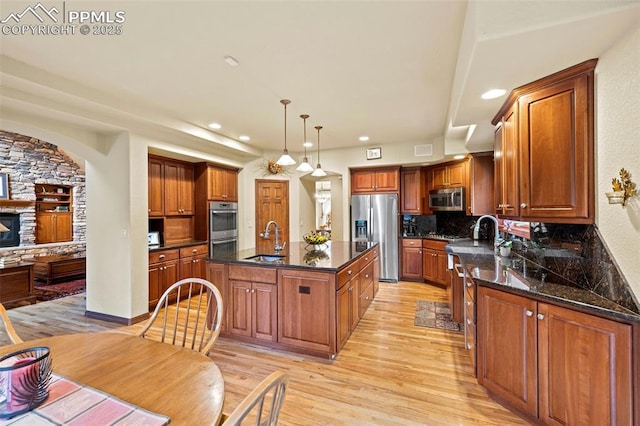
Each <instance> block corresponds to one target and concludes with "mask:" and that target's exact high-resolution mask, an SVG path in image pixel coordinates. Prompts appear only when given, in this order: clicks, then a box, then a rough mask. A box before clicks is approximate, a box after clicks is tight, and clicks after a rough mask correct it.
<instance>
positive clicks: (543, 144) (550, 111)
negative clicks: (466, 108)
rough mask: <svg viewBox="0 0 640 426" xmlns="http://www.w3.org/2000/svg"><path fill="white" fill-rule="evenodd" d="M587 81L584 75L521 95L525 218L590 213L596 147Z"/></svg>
mask: <svg viewBox="0 0 640 426" xmlns="http://www.w3.org/2000/svg"><path fill="white" fill-rule="evenodd" d="M587 85H588V77H587V76H586V75H581V76H578V77H575V78H573V79H570V80H565V81H562V82H560V83H557V84H554V85H551V86H548V87H546V88H544V89H542V90H538V91H536V92H534V93H531V94H529V95H525V96H522V97H520V100H519V120H520V123H519V128H520V146H521V159H522V161H521V165H522V170H521V172H520V176H521V179H520V202H521V211H520V217H522V218H524V219H526V218H529V217H533V218H547V217H549V218H578V219H587V218H589V217H590V209H589V204H590V202H592V200H593V198H592V192H593V188H591V189H590V182H593V150H592V149H591V146H592V143H591V131H590V130H589V122H590V120H589V119H588V115H589V111H588V103H589V102H588V99H589V96H588V89H587V87H588V86H587ZM591 217H593V214H592V213H591Z"/></svg>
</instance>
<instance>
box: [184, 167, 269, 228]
mask: <svg viewBox="0 0 640 426" xmlns="http://www.w3.org/2000/svg"><path fill="white" fill-rule="evenodd" d="M194 174H195V177H194V180H195V221H194V237H195V238H196V239H199V240H207V239H209V201H228V202H237V201H238V169H236V168H232V167H225V166H222V165H219V164H215V163H196V164H195V167H194ZM278 223H279V222H278Z"/></svg>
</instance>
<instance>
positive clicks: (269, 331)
mask: <svg viewBox="0 0 640 426" xmlns="http://www.w3.org/2000/svg"><path fill="white" fill-rule="evenodd" d="M276 289H277V287H276V286H275V285H273V284H261V283H253V288H252V289H251V296H252V312H251V314H252V328H253V334H252V336H253V337H256V338H258V339H263V340H271V341H274V342H275V341H276V337H277V335H278V333H277V332H276V331H277V325H278V323H277V318H278V317H277V315H278V309H277V304H278V293H277V290H276Z"/></svg>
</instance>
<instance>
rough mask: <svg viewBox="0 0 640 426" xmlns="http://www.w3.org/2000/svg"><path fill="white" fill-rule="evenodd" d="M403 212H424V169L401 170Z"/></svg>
mask: <svg viewBox="0 0 640 426" xmlns="http://www.w3.org/2000/svg"><path fill="white" fill-rule="evenodd" d="M400 181H401V188H402V197H401V198H402V200H401V203H402V205H401V211H400V212H401V213H404V214H422V203H423V198H424V174H423V172H422V169H410V170H402V172H401V179H400Z"/></svg>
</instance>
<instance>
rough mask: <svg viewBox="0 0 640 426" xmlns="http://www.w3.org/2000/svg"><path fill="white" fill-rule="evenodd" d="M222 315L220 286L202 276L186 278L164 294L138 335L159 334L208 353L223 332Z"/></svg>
mask: <svg viewBox="0 0 640 426" xmlns="http://www.w3.org/2000/svg"><path fill="white" fill-rule="evenodd" d="M222 315H223V305H222V294H221V293H220V291H219V290H218V289H217V287H216V286H215V285H214V284H212V283H210V282H209V281H206V280H204V279H201V278H186V279H184V280H180V281H178V282H176V283H175V284H173V285H171V286H170V287H169V288H168V289H167V290H166V291H165V292H164V293H163V294H162V296H161V297H160V300H159V301H158V304H157V305H156V308H155V310H154V311H153V314H152V315H151V318H149V320H148V321H147V323H146V324H145V326H144V327H143V329H142V330H141V331H140V332H139V333H138V335H139V336H141V337H153V336H157V335H159V339H158V340H160V341H161V342H165V343H168V342H171V344H172V345H177V346H182V347H185V348H190V349H193V350H197V351H199V352H202V353H204V354H207V353H208V352H209V350H210V349H211V347H212V346H213V344H214V343H215V341H216V339H217V338H218V335H219V334H220V327H221V325H222ZM156 322H157V323H158V325H154V324H155V323H156Z"/></svg>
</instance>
